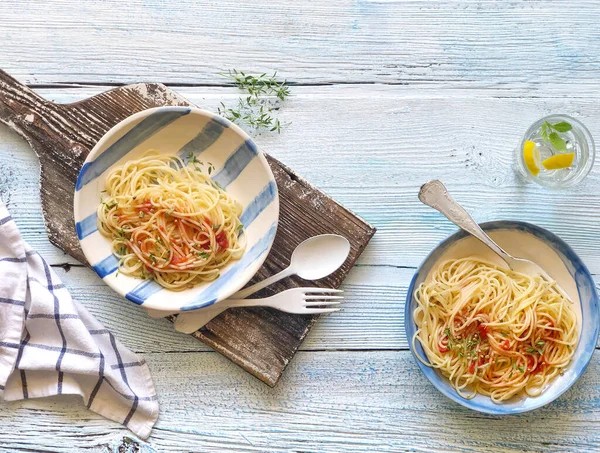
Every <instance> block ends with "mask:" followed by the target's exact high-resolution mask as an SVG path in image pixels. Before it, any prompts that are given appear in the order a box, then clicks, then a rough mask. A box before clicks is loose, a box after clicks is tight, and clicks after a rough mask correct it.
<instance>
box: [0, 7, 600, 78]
mask: <svg viewBox="0 0 600 453" xmlns="http://www.w3.org/2000/svg"><path fill="white" fill-rule="evenodd" d="M597 6H598V5H597V2H595V1H593V0H579V1H577V2H529V1H526V0H518V1H510V2H504V1H486V2H479V1H469V0H462V1H453V2H446V1H444V0H420V1H419V0H413V1H406V0H392V1H371V0H361V1H351V0H343V1H338V2H331V1H327V0H320V1H317V2H312V1H301V2H287V1H285V0H271V1H268V2H259V3H257V2H254V1H251V0H243V1H239V0H224V1H219V2H218V3H213V2H208V1H202V2H197V1H190V0H187V1H181V2H176V3H170V2H164V1H161V0H152V1H141V0H136V1H128V2H120V1H119V0H108V1H107V0H105V1H88V2H85V3H82V2H75V1H71V0H58V1H52V0H43V1H39V2H36V6H35V7H31V6H29V5H28V6H25V7H24V6H23V4H22V2H20V1H19V0H4V1H3V2H2V3H1V5H0V42H2V44H3V45H2V48H1V49H0V61H1V62H2V64H3V67H4V69H5V70H7V71H9V72H12V73H13V74H15V75H16V76H17V77H19V78H21V79H23V80H24V81H26V82H28V83H61V82H93V83H102V82H104V83H123V82H137V81H139V80H142V79H143V80H145V81H147V80H153V81H163V82H169V83H201V84H218V83H219V82H220V79H219V73H220V72H221V71H223V70H224V69H227V68H232V67H233V68H237V69H242V70H254V71H259V72H263V71H274V70H278V71H280V73H281V75H282V77H287V78H288V79H291V80H294V81H297V82H300V83H307V82H308V83H331V82H344V83H348V82H367V83H373V82H378V83H394V84H397V83H410V84H415V85H419V84H423V85H426V84H445V86H455V87H489V86H493V85H507V84H510V85H525V86H528V87H530V88H531V89H536V88H537V87H539V86H540V85H542V84H545V83H559V84H562V85H564V86H569V87H570V86H572V85H574V84H590V85H594V86H595V87H596V89H597V87H598V80H597V77H596V74H597V72H598V70H599V69H600V62H599V61H598V59H597V58H596V57H597V55H598V54H600V39H598V33H597V27H596V24H597V23H598V22H599V21H600V10H599V9H598V7H597ZM25 36H26V39H25V38H24V37H25Z"/></svg>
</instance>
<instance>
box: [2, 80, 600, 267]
mask: <svg viewBox="0 0 600 453" xmlns="http://www.w3.org/2000/svg"><path fill="white" fill-rule="evenodd" d="M103 89H104V88H103V87H100V88H77V89H50V90H43V91H41V93H42V94H43V95H44V96H46V97H48V98H53V99H55V100H56V101H57V102H74V101H76V100H80V99H82V98H84V97H86V96H90V95H93V94H95V93H97V92H98V91H101V90H103ZM178 91H180V92H181V94H182V95H183V96H184V97H186V98H187V99H190V101H192V102H194V103H196V104H198V105H201V106H202V107H204V108H208V109H210V110H216V108H217V106H218V105H219V102H221V101H222V100H224V101H225V102H226V103H230V104H232V103H233V102H235V100H236V99H237V98H238V96H239V92H238V90H235V89H232V88H178ZM571 91H575V92H577V90H576V87H575V88H573V90H571V87H569V88H568V89H558V88H557V87H549V88H548V89H545V90H541V91H538V92H537V93H536V97H528V96H527V91H526V90H522V89H521V90H518V89H515V90H512V91H511V90H504V89H494V90H491V89H490V90H451V89H449V90H447V91H446V90H444V91H440V90H427V89H424V90H419V89H414V88H411V87H404V86H382V85H373V86H371V85H369V86H364V85H363V86H356V85H344V86H339V85H338V86H332V87H294V88H293V89H292V94H293V96H292V97H291V98H290V99H289V100H288V101H287V102H286V103H285V104H284V106H283V108H282V109H281V111H280V116H281V119H282V121H291V125H290V126H289V127H287V128H286V129H284V130H283V131H282V133H281V135H277V134H263V135H260V136H256V137H255V140H256V141H257V143H258V145H259V146H260V147H261V148H262V149H263V150H264V151H266V152H267V153H268V154H270V155H271V156H274V157H275V158H277V159H279V160H281V161H283V162H286V163H287V164H289V165H290V166H291V168H294V169H296V171H297V172H298V173H299V174H302V175H303V176H304V177H306V178H307V179H308V180H309V181H311V182H313V183H314V184H315V185H317V186H318V187H319V188H322V189H323V190H324V191H325V192H326V193H327V194H329V195H330V196H332V197H333V198H335V199H336V200H338V201H340V202H341V203H342V204H343V205H344V206H346V207H347V208H349V209H351V210H352V211H354V212H356V213H357V214H359V215H360V216H361V217H363V218H365V219H366V220H367V221H369V222H370V223H372V224H374V225H377V227H378V234H377V235H376V236H375V238H374V239H373V240H372V241H371V243H370V245H369V247H367V248H366V250H365V252H364V253H363V255H361V258H360V260H359V263H361V264H374V265H382V264H385V265H393V266H410V267H416V266H418V265H419V263H420V262H421V260H422V259H423V258H424V256H425V255H426V254H427V253H428V252H429V251H430V250H431V249H432V248H433V247H435V245H436V244H437V243H438V242H439V241H441V240H442V239H444V238H445V237H447V236H448V235H449V234H450V233H452V232H453V231H455V227H454V226H453V225H452V224H450V222H448V221H447V220H446V219H445V218H444V217H443V216H442V215H440V214H439V213H436V212H435V211H433V210H432V209H430V208H428V207H426V206H423V205H422V204H421V203H419V201H418V200H417V196H416V195H417V193H418V189H419V187H420V185H421V184H423V183H424V182H425V181H427V180H429V179H433V178H438V179H441V180H442V181H444V182H445V183H446V185H447V186H448V188H449V190H450V191H451V192H452V193H453V194H454V196H455V198H456V199H457V200H459V201H460V202H461V203H463V204H464V205H465V206H466V207H467V209H468V210H469V211H470V212H472V213H473V215H474V217H475V219H476V220H478V221H487V220H494V219H514V220H523V221H527V222H532V223H535V224H538V225H540V226H542V227H545V228H548V229H549V230H551V231H552V232H554V233H556V234H558V235H559V236H560V237H562V238H563V239H564V240H565V241H567V242H568V243H569V244H570V245H571V246H572V247H573V248H574V249H575V251H576V252H577V253H578V254H579V255H580V256H581V257H582V259H583V260H584V262H585V263H586V264H587V265H588V266H589V268H590V270H591V271H592V272H593V273H596V274H600V254H599V253H598V247H597V237H598V236H599V235H600V198H599V197H598V190H597V187H598V184H599V183H600V167H598V166H596V167H595V168H594V169H593V170H592V173H591V174H590V175H589V176H588V178H587V179H586V180H585V181H584V183H583V184H582V185H580V186H578V187H577V188H575V189H573V190H568V191H558V192H557V191H549V190H547V189H544V188H541V187H538V186H536V185H533V184H524V183H523V182H521V181H519V180H518V179H517V178H516V176H515V174H514V172H513V170H512V168H511V165H512V162H513V151H514V148H515V147H516V146H517V144H518V142H519V139H520V135H521V134H522V133H524V131H525V129H526V128H527V127H528V125H529V124H530V123H532V122H533V121H535V120H536V119H537V118H539V117H541V116H542V115H545V114H548V113H550V112H565V113H570V114H572V115H575V116H577V117H579V118H580V119H581V120H582V121H583V122H584V123H585V124H586V125H588V126H589V128H590V129H591V132H592V134H593V135H594V136H596V137H599V136H600V122H598V121H597V118H599V117H600V104H598V102H597V101H596V98H594V97H593V95H592V94H591V93H589V92H586V91H583V92H581V93H580V94H579V95H578V96H577V97H572V96H571V94H570V93H571ZM431 112H435V114H432V113H431ZM307 131H309V132H307ZM0 134H1V135H0V137H2V138H3V140H4V141H5V143H7V145H5V146H6V152H3V153H0V164H2V165H0V172H9V171H13V172H14V173H15V174H14V175H13V176H10V175H8V174H7V175H6V180H7V181H9V182H10V183H7V184H3V183H2V180H1V179H0V193H5V194H9V195H10V197H11V200H10V205H9V207H10V208H11V209H15V210H16V212H17V213H20V216H18V217H17V223H19V222H21V223H19V226H20V227H21V230H22V231H23V234H24V235H25V237H26V238H27V240H29V241H30V242H32V244H34V245H35V247H36V248H38V249H39V250H40V252H42V253H44V254H45V256H47V257H48V258H49V259H51V261H52V262H54V263H60V262H64V261H65V258H64V256H63V255H62V253H59V254H57V253H56V251H55V249H53V248H51V247H49V246H48V244H47V242H44V237H43V235H41V236H40V234H39V229H40V224H39V219H40V216H39V213H38V212H36V205H35V198H36V194H35V190H33V189H35V187H36V185H37V180H36V175H35V172H33V171H29V167H30V166H31V165H34V164H35V161H34V160H32V159H28V157H27V154H26V153H25V152H21V153H20V154H18V155H17V154H15V153H17V150H21V149H24V148H20V147H19V144H18V142H17V141H16V139H15V138H14V136H11V135H10V134H9V133H7V132H6V130H5V131H2V129H1V128H0ZM11 153H12V154H13V155H15V156H17V158H16V160H15V158H13V157H11ZM490 200H492V202H490ZM565 217H568V219H569V221H568V222H565V221H564V220H565Z"/></svg>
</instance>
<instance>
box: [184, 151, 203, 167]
mask: <svg viewBox="0 0 600 453" xmlns="http://www.w3.org/2000/svg"><path fill="white" fill-rule="evenodd" d="M187 158H188V164H199V163H200V161H199V160H198V159H197V158H196V155H195V154H194V153H193V152H191V151H190V152H189V153H188V155H187Z"/></svg>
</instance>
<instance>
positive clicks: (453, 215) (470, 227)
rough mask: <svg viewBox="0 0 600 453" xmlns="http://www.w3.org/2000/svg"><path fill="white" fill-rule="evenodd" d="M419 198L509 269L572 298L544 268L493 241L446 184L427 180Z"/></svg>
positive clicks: (565, 296)
mask: <svg viewBox="0 0 600 453" xmlns="http://www.w3.org/2000/svg"><path fill="white" fill-rule="evenodd" d="M419 200H421V202H422V203H424V204H426V205H427V206H431V207H432V208H433V209H436V210H438V211H439V212H441V213H442V214H444V215H445V216H446V218H447V219H448V220H450V221H451V222H452V223H454V224H455V225H456V226H458V227H460V228H462V229H463V230H465V231H466V232H467V233H470V234H472V235H473V236H475V237H476V238H477V239H479V240H480V241H481V242H483V243H484V244H485V245H487V246H488V247H489V248H490V249H492V251H494V252H495V253H496V255H498V256H499V257H500V258H502V260H503V261H504V262H505V263H506V264H507V265H508V267H509V268H510V269H512V270H513V271H516V272H520V273H522V274H527V275H534V276H535V275H539V276H540V277H542V278H543V279H544V280H546V281H548V282H553V283H554V288H555V289H556V290H557V291H558V292H559V293H560V294H561V295H562V296H563V297H564V298H565V299H567V300H568V301H569V302H571V303H573V300H572V299H571V298H570V297H569V295H568V294H567V293H566V291H565V290H564V289H562V288H561V286H560V285H559V284H558V283H557V282H556V280H554V279H553V278H552V277H551V276H550V275H549V274H548V273H547V272H546V271H545V270H544V269H542V268H541V267H540V266H539V265H538V264H536V263H534V262H533V261H530V260H527V259H525V258H517V257H515V256H512V255H511V254H509V253H507V252H506V251H505V250H504V249H503V248H502V247H500V246H499V245H498V244H496V243H495V242H494V240H493V239H492V238H491V237H489V236H488V235H487V234H486V233H485V232H484V231H483V230H482V229H481V227H480V226H479V225H478V224H477V222H475V220H473V217H471V215H470V214H469V213H468V212H467V211H466V209H465V208H463V207H462V206H461V205H460V204H458V202H456V200H454V198H452V197H451V196H450V194H449V193H448V190H447V189H446V186H444V184H442V182H441V181H438V180H437V179H435V180H433V181H429V182H427V183H425V184H423V186H422V187H421V190H420V192H419Z"/></svg>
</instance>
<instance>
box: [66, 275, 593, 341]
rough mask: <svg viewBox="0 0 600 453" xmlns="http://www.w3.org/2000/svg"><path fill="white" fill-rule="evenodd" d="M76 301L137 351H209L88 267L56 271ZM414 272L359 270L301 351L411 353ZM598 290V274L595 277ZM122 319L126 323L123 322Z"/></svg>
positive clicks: (350, 278) (314, 328) (313, 330)
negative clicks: (409, 306)
mask: <svg viewBox="0 0 600 453" xmlns="http://www.w3.org/2000/svg"><path fill="white" fill-rule="evenodd" d="M58 274H59V276H60V278H61V279H62V280H63V281H64V282H65V284H66V285H67V286H68V288H69V290H70V291H71V294H72V295H73V297H74V298H75V299H76V300H78V301H80V302H81V303H83V304H84V305H85V306H86V307H87V308H88V310H90V311H91V312H92V313H93V314H94V315H95V316H96V318H98V320H100V322H102V323H103V324H104V325H105V326H106V327H108V328H109V329H110V330H111V331H112V332H114V334H115V335H116V336H117V338H119V339H120V340H121V341H123V343H124V344H126V345H127V346H128V347H129V348H131V349H133V350H134V351H136V352H141V353H153V352H157V353H158V352H173V351H179V352H183V351H186V352H194V351H209V350H210V348H209V347H207V346H205V345H203V344H202V343H200V342H199V341H197V340H195V339H193V338H191V337H190V336H189V335H184V334H181V333H178V332H176V331H175V330H174V329H173V325H172V324H171V323H170V322H169V321H166V320H164V319H158V320H157V319H151V318H149V317H148V316H146V315H145V313H144V311H143V310H141V309H140V308H139V307H138V306H137V305H135V304H133V303H131V302H129V301H126V300H125V299H123V298H122V297H120V296H119V295H117V294H116V293H115V292H114V291H112V290H111V289H110V288H109V287H107V286H106V285H105V284H103V283H102V281H101V280H100V279H99V278H98V277H97V276H96V274H95V273H94V272H93V271H91V270H89V269H86V268H72V269H71V270H70V271H69V272H64V271H63V270H62V269H58ZM413 274H414V269H412V268H411V269H407V268H395V267H389V266H356V267H354V269H352V271H351V272H350V274H349V275H348V277H347V278H346V280H345V282H344V285H343V286H342V289H344V297H345V299H344V304H343V309H342V311H341V312H339V313H333V314H331V315H327V316H322V317H321V318H320V319H319V321H318V322H317V323H316V324H315V326H314V327H313V329H312V330H311V332H310V333H309V335H308V337H307V338H306V340H305V341H304V343H303V344H302V345H301V346H300V350H302V351H320V350H328V351H331V350H384V349H390V350H398V349H407V348H408V342H407V339H406V335H405V333H404V332H405V330H404V306H405V303H406V293H407V290H408V286H409V285H410V281H411V279H412V277H413ZM596 281H597V284H598V285H599V289H600V276H597V277H596ZM123 320H126V322H124V321H123Z"/></svg>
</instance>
